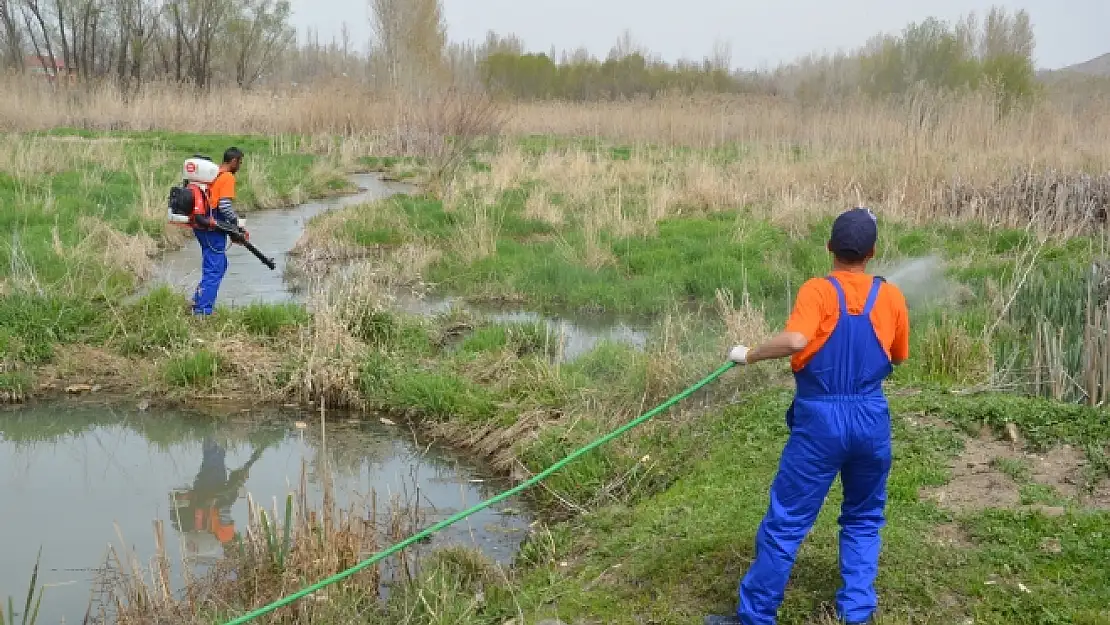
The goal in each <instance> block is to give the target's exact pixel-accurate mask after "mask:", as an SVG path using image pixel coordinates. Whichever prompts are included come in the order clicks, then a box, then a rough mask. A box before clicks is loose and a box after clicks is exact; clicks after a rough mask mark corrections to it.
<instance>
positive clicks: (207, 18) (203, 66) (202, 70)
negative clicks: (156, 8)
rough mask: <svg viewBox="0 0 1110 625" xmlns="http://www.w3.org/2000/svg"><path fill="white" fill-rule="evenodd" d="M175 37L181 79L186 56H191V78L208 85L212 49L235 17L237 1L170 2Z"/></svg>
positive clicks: (195, 82) (177, 72) (181, 0)
mask: <svg viewBox="0 0 1110 625" xmlns="http://www.w3.org/2000/svg"><path fill="white" fill-rule="evenodd" d="M168 8H169V13H170V19H171V23H172V25H173V29H174V33H175V35H176V38H175V48H174V57H175V72H176V74H177V78H178V80H182V79H183V78H184V76H183V75H182V67H183V65H184V64H183V56H186V55H187V57H188V78H189V81H190V82H192V83H193V84H194V85H195V86H196V87H197V88H200V89H205V88H207V87H208V86H209V84H210V83H211V79H212V61H213V51H214V47H215V44H216V41H217V37H218V35H219V34H220V32H221V29H223V28H224V26H225V25H226V24H227V22H228V20H229V18H231V17H232V11H233V9H234V8H235V4H234V3H232V2H228V0H171V2H170V3H169V5H168Z"/></svg>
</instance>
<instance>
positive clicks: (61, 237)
mask: <svg viewBox="0 0 1110 625" xmlns="http://www.w3.org/2000/svg"><path fill="white" fill-rule="evenodd" d="M231 145H237V146H239V147H240V148H241V149H243V150H244V151H245V152H246V154H247V159H246V160H245V163H244V168H243V170H241V172H240V176H239V182H238V186H237V193H238V202H237V206H238V208H239V210H241V211H243V212H244V213H246V212H250V211H251V210H255V209H259V208H271V207H277V206H285V205H290V204H294V203H298V202H301V201H304V200H305V199H308V198H310V197H314V196H321V195H326V194H332V193H336V192H339V191H342V190H344V189H345V188H346V187H347V186H348V184H349V183H348V182H347V181H346V179H345V178H344V177H343V176H342V174H343V170H344V169H347V168H351V167H353V166H356V165H357V164H356V163H354V162H353V161H351V160H345V157H343V156H341V155H340V153H339V151H338V150H336V149H335V147H334V145H331V144H328V143H322V144H317V145H311V144H309V143H308V142H306V141H301V140H296V139H293V138H285V139H275V140H269V139H265V138H259V137H245V136H212V135H178V134H169V133H116V134H112V135H99V134H88V133H82V132H75V131H74V132H70V131H51V132H48V133H41V134H21V135H12V134H9V135H4V136H2V137H0V202H3V204H4V206H5V207H7V208H6V209H5V210H4V211H3V214H2V215H0V227H2V229H3V231H4V232H5V234H4V236H3V240H2V241H0V256H2V257H3V259H4V262H2V263H0V363H3V368H2V370H3V375H2V377H0V387H2V389H0V390H3V391H4V392H6V393H8V394H9V395H11V396H14V397H19V396H22V395H25V394H26V393H27V392H28V391H29V390H31V389H28V388H27V387H28V384H29V382H30V377H31V369H32V368H33V367H36V366H40V365H43V364H46V363H49V362H51V361H52V359H53V356H54V355H55V350H56V348H57V347H58V346H59V345H73V344H80V345H101V344H103V343H105V342H110V341H113V340H115V339H116V338H119V337H120V335H123V336H122V339H121V340H122V343H121V345H120V349H119V351H120V353H123V354H129V353H138V352H143V351H147V350H150V349H157V348H158V347H159V346H160V345H161V344H164V343H165V341H167V340H169V338H170V336H171V335H174V336H181V333H182V332H185V328H186V327H187V322H186V321H185V320H184V319H180V318H178V317H179V313H180V312H181V309H180V308H178V307H177V306H178V304H177V303H176V302H175V303H170V302H167V301H160V302H153V303H151V302H147V303H146V304H144V305H143V307H140V308H138V309H136V308H134V307H129V306H127V305H125V304H124V303H123V300H124V299H125V298H127V297H128V296H130V295H131V294H132V293H133V292H134V290H135V288H136V287H137V286H138V285H139V284H140V283H141V282H143V281H144V280H147V279H148V278H150V276H151V274H152V271H153V268H154V262H155V260H154V257H155V256H156V255H157V253H158V252H159V251H160V250H164V249H170V248H173V247H177V246H180V245H183V244H190V243H191V242H190V241H189V240H188V232H187V231H186V230H183V229H181V228H176V227H174V226H171V225H169V224H168V223H167V222H166V217H165V211H166V196H167V194H168V192H169V188H170V186H172V185H174V184H179V183H180V176H181V174H180V167H181V162H182V161H183V160H184V159H185V158H186V157H188V156H191V155H192V154H194V153H201V154H207V155H209V156H211V157H213V158H214V159H216V160H218V159H219V157H220V155H222V153H223V150H224V149H226V148H227V147H228V146H231ZM160 306H161V307H162V308H159V307H160ZM166 306H169V307H170V308H165V307H166ZM156 310H160V311H161V312H164V313H171V312H172V313H173V317H174V318H172V319H169V318H163V319H160V318H159V317H158V315H157V314H153V313H154V312H155V311H156ZM155 326H157V327H155ZM144 333H153V334H154V335H157V336H152V337H147V336H145V335H144ZM148 338H152V339H153V340H148Z"/></svg>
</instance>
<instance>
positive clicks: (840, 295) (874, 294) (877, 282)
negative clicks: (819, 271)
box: [825, 275, 886, 316]
mask: <svg viewBox="0 0 1110 625" xmlns="http://www.w3.org/2000/svg"><path fill="white" fill-rule="evenodd" d="M825 279H826V280H828V281H829V283H830V284H832V285H833V288H834V289H836V299H837V301H838V302H839V304H840V314H842V315H848V314H849V313H848V302H847V298H846V297H845V296H844V287H842V286H840V282H839V281H838V280H837V279H836V278H834V277H833V276H831V275H830V276H825ZM883 282H886V280H883V279H882V278H880V277H879V276H875V279H874V280H872V282H871V291H870V292H869V293H868V294H867V302H866V303H865V304H864V305H863V312H861V313H860V315H862V316H867V315H870V314H871V311H872V310H874V308H875V301H876V300H878V299H879V289H880V288H882V284H883Z"/></svg>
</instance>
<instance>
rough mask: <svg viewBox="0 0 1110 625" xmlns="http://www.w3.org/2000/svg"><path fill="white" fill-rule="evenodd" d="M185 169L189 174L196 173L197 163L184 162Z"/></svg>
mask: <svg viewBox="0 0 1110 625" xmlns="http://www.w3.org/2000/svg"><path fill="white" fill-rule="evenodd" d="M185 171H186V172H188V173H190V174H195V173H197V164H196V163H185Z"/></svg>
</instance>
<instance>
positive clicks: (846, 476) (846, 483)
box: [705, 208, 909, 625]
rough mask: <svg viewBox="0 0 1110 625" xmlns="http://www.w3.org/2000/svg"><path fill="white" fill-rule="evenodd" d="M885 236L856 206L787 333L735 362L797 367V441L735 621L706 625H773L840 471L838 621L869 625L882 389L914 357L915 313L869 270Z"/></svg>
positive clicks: (878, 513) (887, 432) (775, 488)
mask: <svg viewBox="0 0 1110 625" xmlns="http://www.w3.org/2000/svg"><path fill="white" fill-rule="evenodd" d="M877 236H878V228H877V225H876V222H875V217H874V215H873V214H872V213H871V211H869V210H867V209H864V208H857V209H853V210H850V211H847V212H845V213H843V214H841V215H840V216H839V217H837V219H836V220H835V221H834V223H833V227H832V235H831V236H830V237H829V241H828V249H829V251H830V252H831V253H832V259H833V269H832V272H831V273H830V274H829V275H828V276H826V277H824V278H815V279H811V280H809V281H808V282H806V283H805V284H804V285H803V286H802V288H801V289H800V290H799V291H798V296H797V299H796V300H795V301H796V304H795V306H794V310H793V311H792V313H791V315H790V319H789V320H788V321H787V323H786V327H785V329H784V331H783V332H782V333H780V334H779V335H777V336H775V337H774V338H772V339H771V340H770V341H768V342H767V343H765V344H763V345H760V346H758V347H755V348H752V349H749V348H748V347H746V346H744V345H737V346H735V347H734V348H732V350H731V352H730V353H729V359H730V360H731V361H733V362H735V363H737V364H739V365H751V364H754V363H756V362H759V361H761V360H767V359H774V358H787V357H789V358H790V359H791V368H792V369H793V371H794V376H795V383H796V387H797V388H796V392H795V395H794V401H793V402H792V403H791V405H790V408H789V409H788V410H787V414H786V422H787V425H788V426H789V428H790V436H789V439H788V440H787V442H786V446H785V447H784V449H783V451H782V457H781V459H780V462H779V468H778V472H777V474H776V475H775V478H774V482H773V483H772V484H771V492H770V505H769V506H768V508H767V513H766V515H765V516H764V518H763V522H762V523H761V524H760V526H759V530H758V532H757V534H756V538H755V557H754V560H753V561H752V563H751V566H750V568H749V569H748V571H747V574H746V575H745V576H744V578H743V580H742V581H741V582H740V589H739V604H738V606H737V609H736V614H735V615H728V616H708V617H706V618H705V625H773V624H774V623H775V622H776V618H777V614H778V609H779V606H780V605H781V604H782V601H783V596H784V594H785V590H786V583H787V580H788V579H789V577H790V572H791V569H792V568H793V566H794V558H795V555H796V554H797V551H798V548H799V547H800V546H801V544H802V541H803V540H804V539H805V537H806V535H807V534H808V533H809V531H810V529H811V528H812V527H813V523H814V521H815V520H816V519H817V514H818V512H820V510H821V506H822V504H823V503H824V501H825V496H826V495H827V494H828V491H829V488H830V487H831V486H832V483H833V480H834V479H836V476H837V474H838V473H839V474H840V477H841V482H842V484H843V488H844V502H843V504H842V506H841V514H840V518H839V523H840V573H841V577H842V578H843V586H842V587H841V588H840V590H839V592H837V595H836V609H837V616H838V618H839V619H840V620H841V621H842V622H845V623H868V622H870V621H871V619H872V616H873V614H874V612H875V609H876V607H877V605H878V598H877V593H876V591H875V586H874V582H875V577H876V575H877V573H878V563H879V547H880V537H879V530H880V529H881V528H882V527H883V525H884V523H885V515H884V508H885V504H886V481H887V476H888V474H889V472H890V465H891V423H890V411H889V409H888V407H887V401H886V397H885V395H884V393H883V388H882V384H883V380H885V379H886V377H887V376H888V375H890V373H891V372H892V370H893V367H892V365H896V364H900V363H901V362H902V361H904V360H905V359H906V358H907V357H908V356H909V313H908V311H907V309H906V301H905V298H904V297H903V295H902V293H901V292H900V291H899V290H898V288H897V287H895V286H894V285H892V284H889V283H887V282H885V281H884V280H883V279H882V278H880V277H876V276H871V275H868V274H867V273H866V268H867V263H868V261H869V260H871V258H872V257H873V256H874V254H875V242H876V239H877Z"/></svg>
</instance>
